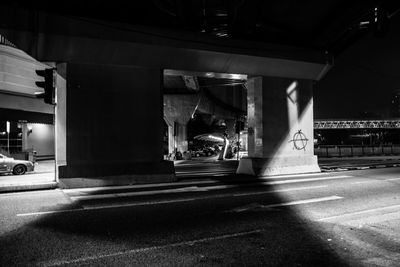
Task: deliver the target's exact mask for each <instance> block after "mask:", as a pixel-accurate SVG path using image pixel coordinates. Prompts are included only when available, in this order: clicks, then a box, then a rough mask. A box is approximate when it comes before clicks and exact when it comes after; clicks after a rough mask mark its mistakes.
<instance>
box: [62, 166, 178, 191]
mask: <svg viewBox="0 0 400 267" xmlns="http://www.w3.org/2000/svg"><path fill="white" fill-rule="evenodd" d="M59 174H60V178H59V187H61V188H79V187H99V186H116V185H133V184H151V183H167V182H175V181H176V180H177V179H176V176H175V168H174V163H173V162H172V161H162V162H147V163H146V162H142V163H139V162H131V163H125V164H122V163H114V164H112V163H109V164H107V163H103V164H95V163H92V164H69V165H66V166H60V167H59Z"/></svg>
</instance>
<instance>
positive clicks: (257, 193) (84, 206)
mask: <svg viewBox="0 0 400 267" xmlns="http://www.w3.org/2000/svg"><path fill="white" fill-rule="evenodd" d="M323 187H327V186H308V187H297V188H289V189H276V190H269V191H264V192H249V193H242V194H231V193H229V194H219V195H213V196H205V197H196V198H184V199H173V200H161V201H146V202H136V203H125V204H110V205H102V206H90V205H83V206H82V207H83V208H77V209H65V210H53V211H39V212H30V213H19V214H17V217H24V216H38V215H46V214H55V213H68V212H79V211H89V210H99V209H112V208H123V207H134V206H149V205H159V204H170V203H179V202H190V201H197V200H206V199H212V198H224V197H231V196H234V197H241V196H251V195H261V194H271V193H278V192H290V191H300V190H311V189H318V188H323Z"/></svg>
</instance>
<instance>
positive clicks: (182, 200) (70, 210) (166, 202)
mask: <svg viewBox="0 0 400 267" xmlns="http://www.w3.org/2000/svg"><path fill="white" fill-rule="evenodd" d="M194 200H196V199H194V198H185V199H176V200H162V201H152V202H150V201H148V202H138V203H127V204H111V205H106V206H83V208H77V209H66V210H49V211H38V212H28V213H19V214H17V217H25V216H38V215H46V214H55V213H68V212H79V211H89V210H99V209H111V208H123V207H133V206H145V205H158V204H168V203H178V202H189V201H194Z"/></svg>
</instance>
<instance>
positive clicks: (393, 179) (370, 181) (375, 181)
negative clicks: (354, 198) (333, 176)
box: [351, 178, 400, 184]
mask: <svg viewBox="0 0 400 267" xmlns="http://www.w3.org/2000/svg"><path fill="white" fill-rule="evenodd" d="M397 180H400V178H390V179H382V180H368V181H359V182H353V183H351V184H367V183H379V182H386V181H397Z"/></svg>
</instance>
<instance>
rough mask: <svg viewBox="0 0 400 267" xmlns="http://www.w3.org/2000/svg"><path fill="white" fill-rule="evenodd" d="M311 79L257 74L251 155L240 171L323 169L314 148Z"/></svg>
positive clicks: (251, 89) (251, 92) (251, 97)
mask: <svg viewBox="0 0 400 267" xmlns="http://www.w3.org/2000/svg"><path fill="white" fill-rule="evenodd" d="M312 84H313V82H312V81H311V80H299V79H297V80H296V79H290V78H277V77H254V78H250V79H249V80H248V82H247V88H248V92H247V94H248V97H247V98H248V157H246V158H242V159H241V160H240V163H239V167H238V169H237V173H241V174H249V175H255V176H268V175H280V174H292V173H309V172H320V169H319V166H318V162H317V157H316V156H314V147H313V139H314V138H313V97H312V89H313V88H312Z"/></svg>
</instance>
